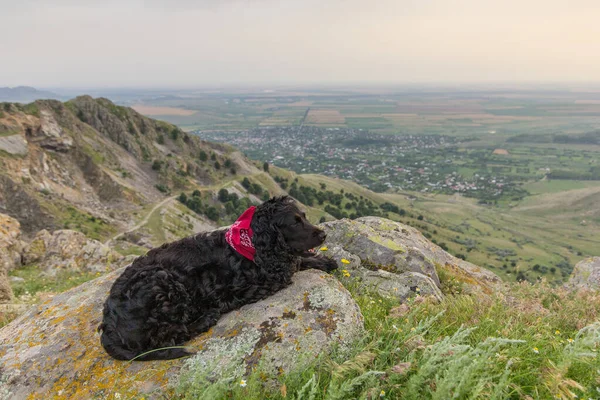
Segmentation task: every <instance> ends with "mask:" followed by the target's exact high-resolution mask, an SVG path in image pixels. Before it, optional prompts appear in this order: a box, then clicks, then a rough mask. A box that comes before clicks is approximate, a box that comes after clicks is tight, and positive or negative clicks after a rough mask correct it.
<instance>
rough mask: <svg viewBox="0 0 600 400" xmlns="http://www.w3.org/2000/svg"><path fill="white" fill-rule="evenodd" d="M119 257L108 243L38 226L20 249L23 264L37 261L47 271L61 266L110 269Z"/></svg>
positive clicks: (104, 270) (95, 269)
mask: <svg viewBox="0 0 600 400" xmlns="http://www.w3.org/2000/svg"><path fill="white" fill-rule="evenodd" d="M122 258H123V256H121V255H120V254H119V253H117V252H115V251H113V250H112V249H111V248H110V247H108V246H106V245H104V244H102V243H100V242H98V241H97V240H93V239H89V238H88V237H86V236H85V235H84V234H83V233H81V232H76V231H72V230H69V229H63V230H57V231H54V232H53V233H50V232H48V231H47V230H41V231H39V232H38V233H37V235H36V236H35V238H34V239H33V241H32V242H31V243H30V244H29V245H28V246H27V247H26V248H25V250H24V252H23V263H24V264H37V265H38V267H39V268H40V269H41V270H43V271H45V272H46V273H48V274H49V275H54V274H56V273H57V272H58V271H61V270H69V271H87V272H107V271H112V270H113V269H115V266H116V265H119V261H121V259H122Z"/></svg>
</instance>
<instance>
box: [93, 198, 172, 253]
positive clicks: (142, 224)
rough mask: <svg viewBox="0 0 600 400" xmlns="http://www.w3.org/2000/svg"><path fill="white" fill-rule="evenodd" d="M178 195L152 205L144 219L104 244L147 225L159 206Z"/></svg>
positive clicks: (108, 243)
mask: <svg viewBox="0 0 600 400" xmlns="http://www.w3.org/2000/svg"><path fill="white" fill-rule="evenodd" d="M177 197H179V196H171V197H167V198H166V199H164V200H163V201H161V202H160V203H158V204H156V205H155V206H154V207H152V210H150V211H149V212H148V214H146V216H145V217H144V219H142V220H141V221H140V222H139V223H138V224H137V225H136V226H134V227H133V228H130V229H127V230H126V231H123V232H121V233H119V234H117V235H115V236H113V237H112V238H110V239H108V240H107V241H106V242H104V244H105V245H106V246H108V245H110V242H112V241H115V240H117V239H118V238H120V237H121V236H123V235H125V234H126V233H129V232H133V231H136V230H138V229H140V228H141V227H142V226H144V225H146V224H147V223H148V220H149V219H150V217H151V216H152V214H154V212H155V211H156V210H158V209H159V208H161V207H163V206H164V205H166V204H167V203H168V202H170V201H173V200H175V199H176V198H177Z"/></svg>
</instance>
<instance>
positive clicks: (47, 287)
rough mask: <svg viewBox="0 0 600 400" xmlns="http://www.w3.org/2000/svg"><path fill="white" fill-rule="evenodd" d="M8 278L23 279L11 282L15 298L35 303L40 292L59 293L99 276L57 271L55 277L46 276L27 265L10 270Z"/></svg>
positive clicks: (35, 267)
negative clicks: (24, 298) (22, 298)
mask: <svg viewBox="0 0 600 400" xmlns="http://www.w3.org/2000/svg"><path fill="white" fill-rule="evenodd" d="M9 275H10V276H16V277H19V278H23V279H24V281H22V282H12V283H11V287H12V289H13V292H14V294H15V297H17V298H19V297H22V296H25V297H26V298H27V299H31V300H29V301H28V302H36V301H35V299H36V298H37V294H38V293H40V292H49V293H61V292H64V291H65V290H69V289H71V288H73V287H75V286H79V285H81V284H82V283H84V282H87V281H89V280H91V279H94V278H96V277H98V276H99V274H97V273H92V272H81V271H59V272H58V273H57V274H56V275H55V276H48V275H47V274H44V273H43V271H41V270H40V269H39V268H38V267H37V265H29V266H25V267H22V268H18V269H15V270H12V271H11V272H10V273H9Z"/></svg>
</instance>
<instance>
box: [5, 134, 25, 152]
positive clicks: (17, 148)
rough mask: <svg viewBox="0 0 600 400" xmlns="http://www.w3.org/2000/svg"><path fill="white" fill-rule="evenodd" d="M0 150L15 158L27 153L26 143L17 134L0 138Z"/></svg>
mask: <svg viewBox="0 0 600 400" xmlns="http://www.w3.org/2000/svg"><path fill="white" fill-rule="evenodd" d="M0 150H1V151H5V152H7V153H8V154H12V155H15V156H24V155H27V153H28V149H27V141H26V140H25V139H24V138H23V136H21V135H19V134H16V135H10V136H0Z"/></svg>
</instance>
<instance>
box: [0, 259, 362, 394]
mask: <svg viewBox="0 0 600 400" xmlns="http://www.w3.org/2000/svg"><path fill="white" fill-rule="evenodd" d="M121 272H122V270H117V271H114V272H112V273H110V274H108V275H106V276H103V277H100V278H98V279H95V280H93V281H91V282H88V283H85V284H83V285H81V286H79V287H77V288H74V289H72V290H70V291H67V292H65V293H62V294H60V295H57V296H55V297H54V298H53V299H51V300H48V301H46V302H44V303H43V304H40V305H39V306H36V307H34V308H32V309H30V310H29V311H28V312H26V313H25V314H23V315H22V316H21V317H19V318H18V319H16V320H15V321H13V322H12V323H11V324H9V325H7V326H6V327H4V328H3V329H2V330H0V369H1V370H2V376H3V378H4V381H3V382H0V394H3V396H4V397H0V398H2V399H24V398H28V399H53V398H56V399H59V398H60V399H62V398H74V399H76V398H77V399H79V398H81V399H87V398H109V397H110V398H112V397H111V396H114V394H115V393H119V394H120V395H121V396H122V397H123V398H130V397H135V396H145V397H146V398H164V397H165V396H166V397H169V396H170V395H171V394H172V392H173V390H174V386H175V385H177V384H178V385H183V386H185V384H186V382H190V380H192V381H193V380H194V379H200V378H199V377H201V376H203V375H206V374H207V372H208V376H209V377H215V376H216V374H218V373H219V372H222V373H225V372H227V373H230V374H233V375H235V376H238V375H239V376H241V375H244V374H246V373H248V372H250V371H252V370H253V369H254V368H256V367H257V366H258V365H260V366H261V368H264V370H265V371H270V373H271V374H272V376H273V377H275V376H277V374H281V373H286V372H288V371H290V370H291V369H293V368H298V367H301V366H302V365H305V364H303V363H305V362H309V361H310V360H314V358H315V356H317V355H318V354H320V353H321V352H327V351H329V350H330V349H332V348H333V347H339V348H342V349H343V348H344V347H349V346H350V343H352V341H354V340H356V339H358V338H359V337H360V336H361V335H362V333H363V321H362V315H361V313H360V309H359V308H358V306H357V304H356V303H355V302H354V300H353V299H352V297H351V295H350V293H349V292H348V291H346V289H344V288H343V287H342V286H341V285H340V284H339V282H338V281H337V280H336V279H335V278H334V277H332V276H330V275H328V274H325V273H323V272H321V271H316V270H308V271H302V272H299V273H297V274H296V275H295V276H294V279H293V283H292V285H291V286H289V287H288V288H286V289H284V290H282V291H280V292H278V293H276V294H275V295H273V296H271V297H269V298H267V299H265V300H263V301H260V302H258V303H254V304H249V305H246V306H244V307H242V308H241V309H239V310H236V311H233V312H231V313H229V314H227V315H225V316H223V317H222V318H221V319H220V320H219V322H218V323H217V324H216V325H215V326H214V327H213V328H212V329H210V330H209V331H208V332H206V333H204V334H203V335H200V336H199V337H197V338H195V339H193V340H192V341H190V342H189V343H187V345H188V346H189V347H191V348H193V349H196V350H198V353H197V354H196V355H195V356H193V357H191V358H189V359H187V360H186V359H179V360H171V361H149V362H123V361H116V360H113V359H112V358H110V357H109V356H108V355H107V354H106V353H105V352H104V350H103V349H102V347H101V346H100V340H99V335H98V333H97V332H96V328H97V326H98V325H99V323H100V320H101V317H102V305H103V302H104V300H105V298H106V296H107V294H108V291H109V289H110V287H111V285H112V282H113V281H114V280H115V279H116V278H117V276H119V274H120V273H121ZM305 293H308V295H307V296H308V298H310V299H312V300H310V301H311V303H310V306H309V307H308V309H306V310H305V309H304V301H305ZM312 301H314V302H315V304H314V305H313V303H312ZM292 312H293V315H294V317H293V318H292V317H291V315H292V314H291V313H292ZM215 363H216V364H215ZM186 380H187V381H186Z"/></svg>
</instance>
